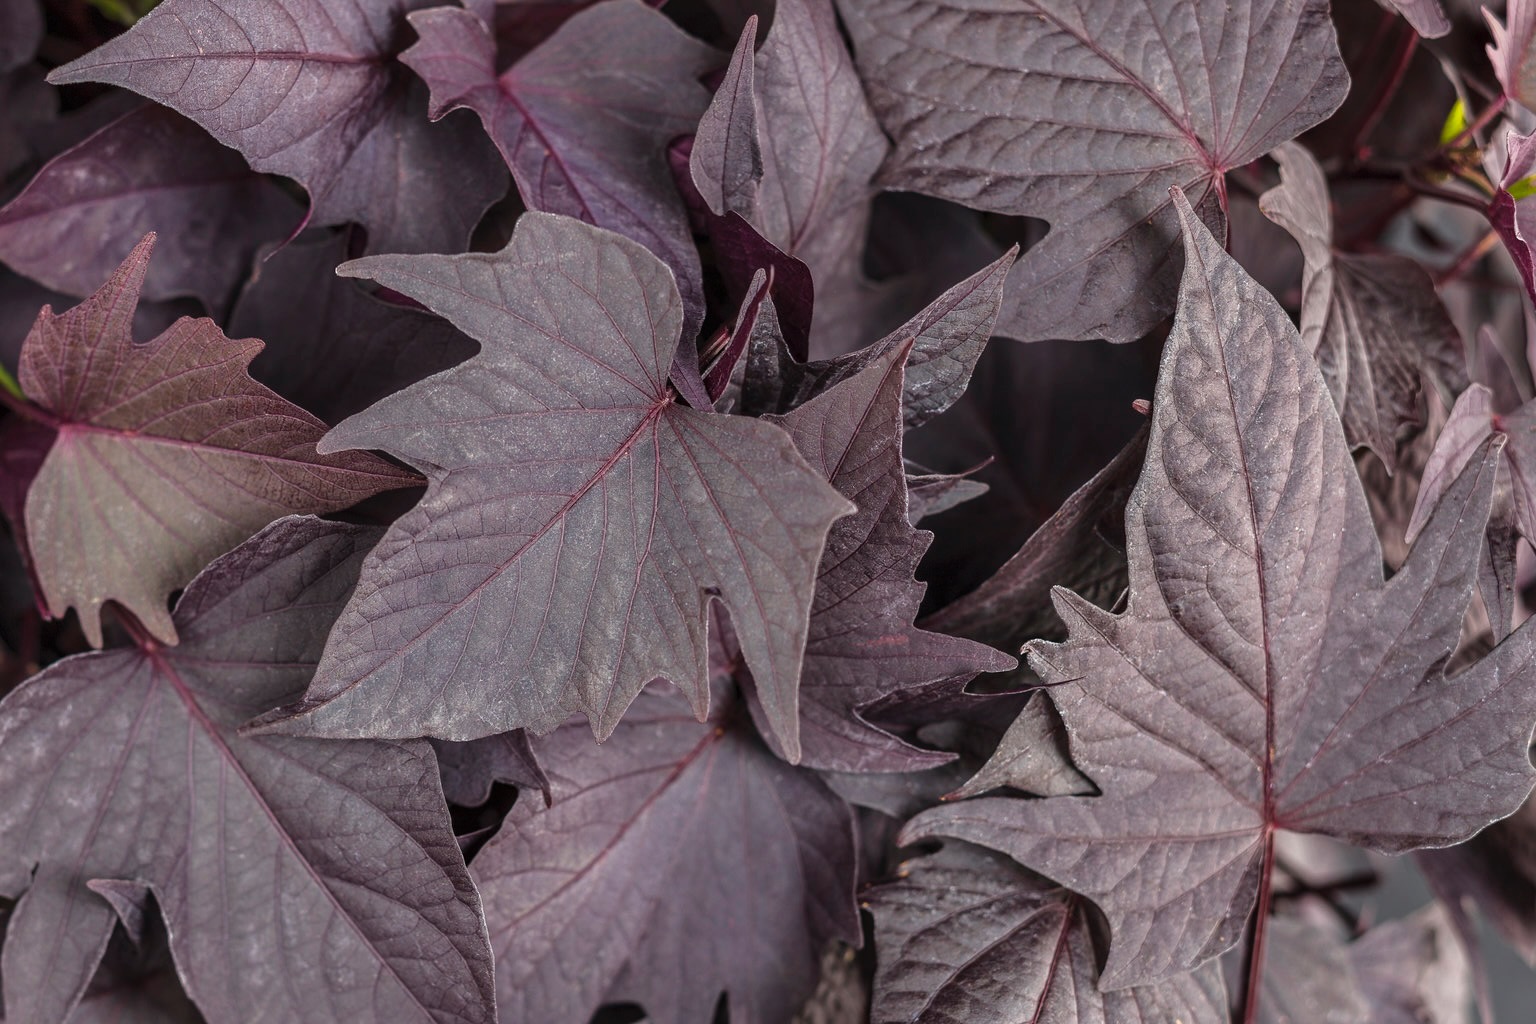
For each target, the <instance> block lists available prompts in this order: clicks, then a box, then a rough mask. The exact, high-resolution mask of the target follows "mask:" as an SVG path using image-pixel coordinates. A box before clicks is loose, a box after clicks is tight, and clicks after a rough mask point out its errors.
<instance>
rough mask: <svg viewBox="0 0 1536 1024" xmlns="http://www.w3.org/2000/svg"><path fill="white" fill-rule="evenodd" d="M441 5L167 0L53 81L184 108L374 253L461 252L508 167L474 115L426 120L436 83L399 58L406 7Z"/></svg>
mask: <svg viewBox="0 0 1536 1024" xmlns="http://www.w3.org/2000/svg"><path fill="white" fill-rule="evenodd" d="M431 2H432V0H358V2H350V3H333V2H330V0H266V2H263V3H248V2H241V0H162V2H161V3H159V4H157V5H156V6H155V8H154V10H152V11H150V12H149V13H148V14H146V15H145V16H144V17H143V18H140V19H139V20H138V22H137V23H135V24H134V26H133V27H132V28H131V29H129V30H128V31H127V32H125V33H124V34H123V35H120V36H118V37H116V38H115V39H110V40H108V41H107V42H106V43H104V44H103V45H101V46H99V47H97V48H96V49H94V50H92V51H91V52H89V53H87V54H85V55H84V56H83V57H80V58H77V59H76V60H73V61H71V62H70V63H68V64H66V65H64V66H63V67H61V68H58V69H57V70H55V71H54V72H53V73H51V74H50V75H49V76H48V80H49V81H50V82H53V83H55V84H59V85H64V84H69V83H74V82H109V83H111V84H113V85H120V86H123V87H124V88H126V89H132V90H133V91H134V92H137V93H139V94H141V95H144V96H147V97H149V98H150V99H152V100H154V101H155V102H157V103H163V104H165V105H166V106H168V107H170V108H172V109H173V110H177V111H180V112H181V113H183V114H185V115H186V116H187V117H190V118H191V119H192V120H194V121H196V122H197V123H198V124H200V125H202V126H203V127H204V128H205V129H207V131H208V133H209V134H210V135H212V136H213V137H214V138H215V139H218V140H219V141H220V142H222V143H224V144H225V145H226V146H231V147H233V148H234V149H238V150H239V151H240V152H241V153H242V154H243V155H244V156H245V158H246V160H248V161H250V165H251V166H252V167H253V168H255V169H256V170H258V171H269V172H271V173H273V174H284V175H287V176H288V177H290V178H293V179H294V180H295V181H297V182H298V183H299V184H301V185H303V186H304V188H305V190H306V191H307V192H308V193H309V197H310V203H311V219H312V222H313V223H316V224H340V223H343V222H346V221H356V222H358V223H360V224H362V225H364V226H365V227H366V228H367V229H368V246H369V248H370V249H372V250H374V251H383V252H443V251H457V250H459V249H462V248H463V247H464V243H465V241H466V239H468V238H469V233H470V231H471V229H473V228H474V226H475V223H476V222H477V221H478V220H479V219H480V215H481V214H482V213H484V212H485V210H486V208H487V207H489V206H490V205H491V203H493V202H494V201H495V200H496V199H497V198H499V197H500V196H501V194H502V191H503V190H504V188H505V186H506V175H505V172H504V171H503V170H502V168H501V165H500V162H499V161H498V160H497V159H496V154H495V153H494V152H493V151H492V149H491V147H490V146H489V145H488V144H487V143H486V140H485V139H484V137H483V136H482V135H481V134H480V132H479V131H478V130H476V128H475V125H474V123H473V122H472V121H470V120H469V119H467V118H454V119H450V120H448V121H444V122H442V123H441V124H435V125H434V124H432V123H430V122H428V121H427V118H426V90H425V89H424V88H422V87H421V85H420V84H419V83H417V82H415V81H414V80H413V78H412V76H411V74H410V72H409V70H407V69H406V68H405V67H403V66H401V65H400V64H399V63H398V61H396V60H395V56H396V54H397V53H398V52H399V50H400V48H401V46H402V44H403V42H404V40H405V38H407V37H408V33H407V32H406V24H405V15H406V13H407V12H409V11H412V10H415V9H417V8H420V7H424V6H426V5H427V4H429V3H431Z"/></svg>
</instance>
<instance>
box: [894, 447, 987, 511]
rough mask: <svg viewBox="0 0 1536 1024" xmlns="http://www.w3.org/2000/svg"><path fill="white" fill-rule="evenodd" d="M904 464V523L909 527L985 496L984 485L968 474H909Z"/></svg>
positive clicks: (910, 466) (912, 466)
mask: <svg viewBox="0 0 1536 1024" xmlns="http://www.w3.org/2000/svg"><path fill="white" fill-rule="evenodd" d="M914 468H915V467H914V465H913V464H912V463H910V462H909V463H907V520H908V521H909V522H911V524H912V525H913V526H916V525H917V524H918V523H920V522H922V521H923V520H924V519H926V518H928V517H929V516H935V515H938V514H939V513H940V512H944V511H946V510H948V509H952V508H954V507H955V506H956V505H963V504H964V503H965V502H967V501H970V500H972V499H974V498H979V497H981V496H982V495H983V494H986V493H987V485H986V484H984V483H981V482H980V481H977V480H972V479H970V476H971V474H970V473H913V472H912V470H913V469H914Z"/></svg>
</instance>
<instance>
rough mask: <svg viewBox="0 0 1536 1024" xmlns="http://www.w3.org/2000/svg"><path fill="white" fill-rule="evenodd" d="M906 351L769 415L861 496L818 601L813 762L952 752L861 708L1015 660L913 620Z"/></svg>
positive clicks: (809, 696)
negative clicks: (913, 740)
mask: <svg viewBox="0 0 1536 1024" xmlns="http://www.w3.org/2000/svg"><path fill="white" fill-rule="evenodd" d="M910 351H915V350H914V349H912V348H911V343H910V342H908V343H907V344H905V345H901V346H899V347H890V348H888V349H887V350H886V352H885V354H884V356H882V357H881V358H878V359H875V360H873V361H871V362H870V363H869V365H867V366H866V367H865V368H864V369H863V370H861V371H860V372H858V373H857V374H854V375H852V376H850V377H849V378H848V379H847V380H845V381H843V382H842V383H841V384H838V385H837V386H835V387H833V388H831V389H830V390H828V391H826V392H825V393H823V394H821V395H819V396H817V397H816V398H813V399H811V400H810V401H809V402H807V403H805V404H804V405H801V406H799V407H798V408H796V409H794V410H793V411H791V412H790V413H788V414H787V415H785V416H782V417H778V416H772V417H768V418H769V419H770V420H771V421H773V422H778V423H780V424H782V425H783V426H784V428H785V429H786V430H787V431H789V435H790V437H792V438H794V441H795V446H796V447H797V448H799V449H800V451H801V453H802V454H803V455H804V456H805V458H806V461H808V462H809V463H810V464H811V466H812V468H813V469H815V470H816V471H817V472H818V473H820V474H822V475H823V476H825V477H826V478H827V479H828V480H830V481H831V482H832V485H833V486H834V487H836V488H837V489H838V491H839V492H840V493H842V495H843V496H844V497H846V498H848V499H849V500H850V501H852V502H854V503H855V504H856V505H857V506H858V511H857V512H855V513H854V514H853V515H851V516H849V517H847V518H846V519H841V520H839V521H838V522H836V523H834V524H833V526H832V530H831V532H830V533H829V534H828V535H827V546H826V550H825V552H823V554H822V556H821V565H820V567H819V568H818V570H817V579H816V596H815V598H814V599H813V601H812V603H811V626H810V634H809V636H808V638H807V640H806V645H805V663H804V668H803V669H802V670H801V681H800V696H801V702H800V751H801V758H802V762H803V763H804V764H806V765H808V766H810V767H813V768H824V769H828V770H831V771H839V772H889V771H912V770H915V769H921V768H928V767H932V766H934V765H936V764H943V763H944V762H946V761H949V760H951V759H952V758H951V756H950V755H948V754H941V753H937V752H934V751H925V750H920V749H918V748H915V747H913V746H911V745H910V744H908V743H905V742H902V741H901V740H899V739H897V738H896V737H895V736H893V735H891V734H890V733H889V732H887V731H885V730H884V729H881V728H879V727H877V726H875V725H872V724H870V722H869V720H868V719H867V718H865V717H864V715H863V714H862V713H861V712H862V710H863V709H864V708H866V707H867V706H868V705H870V704H872V703H874V702H875V701H877V700H879V699H881V698H883V697H885V696H887V695H888V694H891V693H893V692H897V691H901V690H908V689H920V688H923V687H926V686H929V685H932V684H936V683H945V682H949V683H951V684H953V686H954V688H955V689H959V688H960V687H963V686H964V685H965V683H966V682H968V681H969V680H970V679H971V678H973V677H974V676H975V675H976V674H977V673H978V672H1000V671H1003V670H1006V669H1009V668H1012V667H1013V665H1014V660H1013V659H1012V658H1010V657H1009V656H1007V655H1005V654H1002V653H1000V652H998V651H995V650H992V649H991V648H988V647H984V646H982V645H981V644H977V643H972V642H971V641H969V640H961V639H958V638H956V637H950V636H944V635H943V634H940V633H930V632H928V631H927V630H922V629H918V628H916V627H915V626H913V624H912V620H913V619H914V618H916V616H917V608H918V605H919V603H920V602H921V601H922V596H923V590H924V587H923V585H922V584H921V583H919V582H917V580H915V579H913V576H912V574H913V572H914V571H915V570H916V569H917V563H918V560H919V559H921V558H922V555H923V551H924V550H925V549H926V548H927V546H928V539H929V538H928V536H927V535H926V534H925V533H923V532H920V531H918V530H915V529H913V528H912V525H911V523H910V522H908V520H907V487H906V473H905V471H904V470H903V467H902V461H901V434H902V427H901V416H902V406H903V396H904V388H903V372H902V371H903V365H904V364H905V363H906V361H907V356H908V353H909V352H910ZM754 710H755V706H754ZM769 742H770V745H773V746H775V747H778V744H776V743H774V742H773V741H772V739H770V741H769Z"/></svg>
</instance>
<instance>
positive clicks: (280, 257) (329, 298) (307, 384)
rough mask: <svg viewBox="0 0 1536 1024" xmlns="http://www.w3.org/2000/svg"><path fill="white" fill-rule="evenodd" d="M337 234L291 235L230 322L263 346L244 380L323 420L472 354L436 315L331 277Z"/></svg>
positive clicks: (471, 346) (338, 256)
mask: <svg viewBox="0 0 1536 1024" xmlns="http://www.w3.org/2000/svg"><path fill="white" fill-rule="evenodd" d="M346 244H347V240H346V235H345V234H344V233H343V234H334V235H328V236H323V237H321V238H319V239H312V240H302V239H301V240H300V241H297V242H294V243H292V244H291V245H287V246H285V247H283V248H282V249H280V250H278V251H277V252H275V253H273V254H272V255H270V256H268V257H267V258H266V259H265V260H263V261H262V262H261V264H260V265H259V266H258V268H257V276H256V279H255V280H253V281H252V282H251V283H250V284H249V285H248V286H247V287H246V289H245V291H244V292H242V293H241V295H240V299H239V301H238V302H237V303H236V304H235V311H234V314H233V315H232V316H231V317H230V320H229V333H230V334H232V335H234V336H235V337H237V338H238V337H251V338H261V339H262V340H263V341H265V342H266V343H267V347H266V348H264V349H262V351H261V354H260V355H258V356H257V357H256V359H255V361H254V362H252V363H251V376H253V377H255V378H256V379H257V380H259V381H261V382H262V383H263V384H265V385H266V386H267V387H269V388H271V389H272V390H273V391H276V392H277V393H278V394H280V395H282V396H283V397H284V398H286V399H288V400H289V401H290V402H293V403H295V404H296V405H300V406H303V407H304V408H305V409H308V410H309V411H310V412H312V413H314V414H315V415H316V416H319V417H320V418H321V419H323V420H325V421H326V422H327V423H336V422H339V421H340V420H342V419H345V418H346V417H348V416H350V415H352V414H353V413H355V412H360V411H362V410H363V409H366V408H367V407H368V406H369V405H371V404H372V403H374V402H377V401H378V400H379V399H381V398H383V397H384V396H386V395H389V394H392V393H393V392H396V391H398V390H400V389H401V388H403V387H405V386H406V385H407V384H414V383H416V382H417V381H419V380H421V379H422V378H423V377H427V376H430V375H432V374H434V373H437V372H438V371H440V370H446V369H447V368H448V367H450V366H455V365H457V364H459V363H462V362H463V361H464V360H466V359H468V358H469V357H470V356H472V355H474V353H475V350H476V348H477V346H476V345H475V343H474V342H473V341H471V340H469V339H468V338H466V337H465V336H464V335H463V334H461V333H459V332H458V331H456V330H454V329H453V327H452V326H451V325H449V324H447V323H444V322H443V321H442V320H441V319H439V318H438V317H435V316H431V315H429V314H426V313H423V312H421V311H420V310H417V309H412V308H408V307H405V306H399V305H394V304H391V303H385V302H381V301H379V300H378V299H375V298H373V297H372V296H370V295H368V294H366V293H365V292H364V291H363V289H362V288H361V287H360V286H359V285H358V284H357V283H356V282H353V281H345V280H341V279H339V278H337V276H336V267H337V266H338V265H340V264H341V263H343V262H345V260H346Z"/></svg>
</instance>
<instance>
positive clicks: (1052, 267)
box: [839, 0, 1349, 341]
mask: <svg viewBox="0 0 1536 1024" xmlns="http://www.w3.org/2000/svg"><path fill="white" fill-rule="evenodd" d="M839 9H840V10H841V11H842V12H843V17H844V19H845V21H846V23H847V25H848V30H849V32H850V34H851V35H852V37H853V43H854V49H855V52H856V54H857V56H858V62H859V68H860V70H861V71H862V72H863V77H864V85H865V88H866V89H867V90H868V91H869V96H870V100H871V102H872V103H873V104H874V107H875V111H876V113H877V114H878V115H879V117H880V122H881V123H882V124H883V125H884V126H885V129H886V131H887V132H888V133H889V134H890V135H891V137H892V138H893V139H894V140H895V149H894V150H893V151H892V153H891V156H890V159H889V160H888V161H887V163H886V166H885V168H884V170H883V171H882V172H881V179H880V180H881V183H882V184H884V185H885V186H886V187H888V188H899V189H907V190H911V191H915V192H923V193H926V194H929V195H936V196H940V197H942V198H945V199H949V200H953V201H954V202H958V203H963V204H965V205H967V206H972V207H976V208H977V209H982V210H990V211H994V212H998V213H1007V214H1022V215H1028V216H1032V217H1041V218H1044V219H1046V220H1048V221H1050V224H1051V230H1050V234H1048V235H1047V236H1046V237H1045V240H1044V241H1042V242H1040V243H1039V244H1038V245H1036V246H1034V247H1033V248H1031V249H1030V250H1029V251H1028V252H1027V253H1025V255H1024V257H1023V259H1022V260H1020V262H1019V266H1018V268H1017V269H1016V270H1015V271H1014V274H1013V278H1012V281H1011V282H1010V287H1009V293H1008V300H1007V302H1006V303H1005V305H1004V309H1003V315H1002V320H1001V324H1002V326H1001V327H1000V328H999V330H1000V332H1001V333H1003V334H1005V335H1007V336H1009V337H1012V338H1018V339H1020V340H1022V341H1036V340H1040V339H1046V338H1072V339H1078V338H1098V337H1103V338H1107V339H1109V340H1110V341H1131V340H1134V339H1135V338H1137V337H1139V336H1140V335H1141V334H1142V333H1143V332H1145V331H1146V330H1147V329H1148V328H1150V327H1151V326H1153V325H1154V324H1155V323H1156V322H1157V321H1158V320H1160V319H1162V317H1163V316H1164V315H1166V314H1167V313H1168V312H1169V311H1170V310H1171V309H1172V308H1173V300H1174V294H1175V292H1176V290H1177V287H1178V238H1177V235H1178V221H1177V217H1176V216H1175V213H1174V209H1173V206H1172V204H1171V203H1170V202H1169V201H1168V190H1169V188H1170V187H1171V186H1178V187H1180V188H1182V189H1183V190H1184V191H1186V192H1187V193H1189V195H1190V198H1191V201H1192V202H1193V203H1194V205H1195V206H1196V208H1198V209H1199V211H1200V215H1201V217H1202V219H1204V220H1205V221H1206V223H1208V224H1209V225H1211V226H1212V228H1213V229H1220V228H1221V225H1222V224H1223V223H1224V213H1223V209H1224V207H1225V205H1226V203H1225V194H1226V185H1225V179H1224V175H1225V173H1226V171H1227V170H1229V169H1231V168H1233V167H1240V166H1242V165H1243V164H1246V163H1248V162H1249V161H1251V160H1254V159H1257V158H1258V157H1260V156H1262V155H1263V154H1265V153H1267V152H1269V151H1270V150H1271V149H1274V148H1275V147H1276V146H1278V145H1279V144H1280V143H1282V142H1285V141H1286V140H1288V139H1291V138H1294V137H1295V136H1297V135H1299V134H1300V133H1301V132H1303V131H1305V130H1306V129H1308V128H1310V127H1311V126H1313V125H1315V124H1317V123H1318V122H1320V121H1322V120H1323V119H1324V118H1326V117H1327V116H1328V115H1329V114H1331V113H1332V112H1333V111H1334V109H1335V108H1337V107H1338V105H1339V104H1340V103H1341V102H1343V99H1344V95H1345V93H1346V92H1347V90H1348V86H1349V76H1348V75H1347V74H1346V73H1345V71H1344V65H1343V62H1342V61H1341V59H1340V57H1339V48H1338V43H1337V40H1336V39H1335V36H1334V30H1333V25H1332V23H1331V22H1330V21H1329V20H1328V4H1327V2H1326V0H1279V2H1276V3H1273V4H1265V5H1263V6H1258V7H1256V6H1253V5H1251V4H1237V5H1233V4H1230V3H1228V2H1227V0H1195V2H1190V3H1181V4H1171V5H1160V6H1158V7H1157V8H1156V9H1154V10H1150V11H1149V10H1148V8H1147V7H1146V5H1144V4H1142V3H1140V2H1139V0H1107V2H1100V3H1093V4H1089V3H1082V2H1072V0H1024V2H1021V3H1018V4H1007V5H1003V6H996V5H993V4H989V3H983V2H978V0H841V2H840V4H839Z"/></svg>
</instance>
